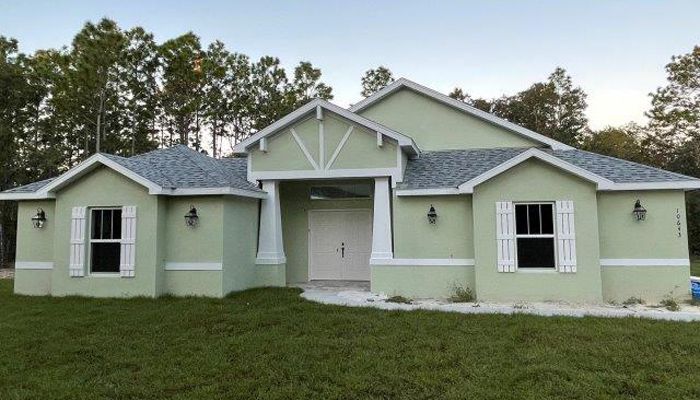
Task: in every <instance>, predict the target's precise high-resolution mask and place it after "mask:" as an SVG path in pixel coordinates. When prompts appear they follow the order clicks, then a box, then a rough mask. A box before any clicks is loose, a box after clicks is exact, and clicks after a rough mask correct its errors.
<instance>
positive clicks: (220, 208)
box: [165, 196, 224, 263]
mask: <svg viewBox="0 0 700 400" xmlns="http://www.w3.org/2000/svg"><path fill="white" fill-rule="evenodd" d="M167 201H168V206H167V209H168V211H167V214H166V219H165V225H166V226H167V229H166V230H165V242H166V249H167V250H166V258H165V259H166V261H168V262H211V263H221V262H223V254H224V246H223V240H222V237H223V234H224V227H223V223H224V205H223V198H222V197H221V196H210V197H203V196H202V197H194V198H193V197H173V198H169V199H167ZM190 205H194V206H195V207H196V208H197V215H198V216H199V223H198V225H197V227H196V228H194V229H193V228H190V227H188V226H186V225H185V218H184V216H185V214H187V212H188V211H189V210H190Z"/></svg>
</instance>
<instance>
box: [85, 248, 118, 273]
mask: <svg viewBox="0 0 700 400" xmlns="http://www.w3.org/2000/svg"><path fill="white" fill-rule="evenodd" d="M119 246H120V245H119V243H92V244H91V257H90V265H91V266H92V272H119Z"/></svg>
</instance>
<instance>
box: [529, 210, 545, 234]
mask: <svg viewBox="0 0 700 400" xmlns="http://www.w3.org/2000/svg"><path fill="white" fill-rule="evenodd" d="M527 214H528V221H529V222H530V234H531V235H539V234H540V233H542V230H541V229H540V205H539V204H529V205H528V206H527Z"/></svg>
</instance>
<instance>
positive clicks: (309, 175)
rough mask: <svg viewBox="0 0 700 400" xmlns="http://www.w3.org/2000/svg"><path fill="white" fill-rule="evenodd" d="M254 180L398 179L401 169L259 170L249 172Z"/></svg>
mask: <svg viewBox="0 0 700 400" xmlns="http://www.w3.org/2000/svg"><path fill="white" fill-rule="evenodd" d="M249 175H250V178H251V179H254V180H261V181H264V180H293V179H335V178H377V177H383V176H391V177H392V179H394V180H398V179H400V177H401V171H400V170H399V169H398V168H349V169H324V170H306V171H258V172H249Z"/></svg>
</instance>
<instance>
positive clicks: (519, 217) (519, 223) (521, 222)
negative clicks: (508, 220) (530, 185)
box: [515, 204, 527, 235]
mask: <svg viewBox="0 0 700 400" xmlns="http://www.w3.org/2000/svg"><path fill="white" fill-rule="evenodd" d="M515 233H517V234H518V235H527V205H525V204H516V205H515Z"/></svg>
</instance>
